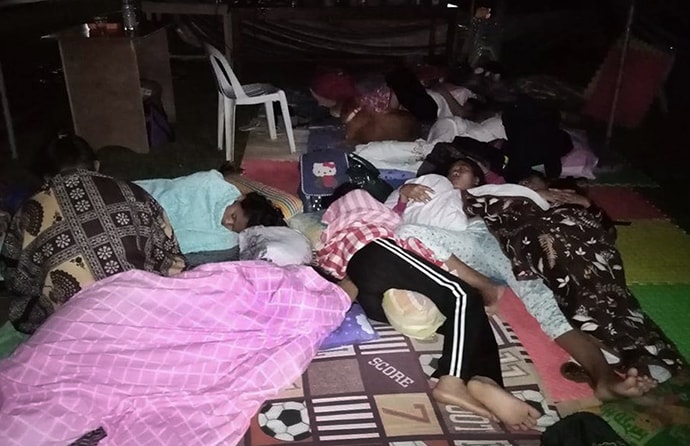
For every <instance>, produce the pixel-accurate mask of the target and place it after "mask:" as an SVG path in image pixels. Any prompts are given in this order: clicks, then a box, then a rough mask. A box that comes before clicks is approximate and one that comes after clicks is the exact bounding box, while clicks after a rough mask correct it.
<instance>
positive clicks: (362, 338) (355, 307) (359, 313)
mask: <svg viewBox="0 0 690 446" xmlns="http://www.w3.org/2000/svg"><path fill="white" fill-rule="evenodd" d="M379 337H380V336H379V334H378V333H377V332H376V331H375V330H374V328H373V327H372V326H371V323H370V322H369V319H367V316H366V315H365V314H364V310H362V307H361V306H360V305H359V304H356V303H355V304H352V306H351V307H350V309H349V310H347V313H345V319H344V320H343V323H342V324H340V327H338V328H336V329H335V330H333V332H331V334H329V335H328V337H327V338H326V339H324V341H323V343H322V344H321V347H320V349H321V350H327V349H329V348H336V347H340V346H343V345H351V344H359V343H362V342H367V341H373V340H374V339H378V338H379Z"/></svg>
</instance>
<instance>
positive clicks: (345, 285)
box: [338, 277, 359, 302]
mask: <svg viewBox="0 0 690 446" xmlns="http://www.w3.org/2000/svg"><path fill="white" fill-rule="evenodd" d="M338 285H339V286H340V288H342V289H343V291H345V292H346V293H347V295H348V297H349V298H350V300H352V302H354V301H356V300H357V294H358V293H359V290H358V289H357V285H355V284H354V283H353V282H352V280H350V278H349V277H345V278H344V279H343V280H341V281H340V282H338Z"/></svg>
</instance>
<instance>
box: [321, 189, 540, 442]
mask: <svg viewBox="0 0 690 446" xmlns="http://www.w3.org/2000/svg"><path fill="white" fill-rule="evenodd" d="M323 221H324V222H325V223H327V225H328V226H327V227H326V229H325V230H324V232H323V234H322V236H321V241H322V246H321V247H320V249H319V250H318V251H317V254H316V255H317V259H318V263H319V265H320V266H321V268H323V269H324V270H326V271H327V272H328V273H329V274H330V275H331V276H332V277H334V278H335V279H337V280H341V281H343V285H345V287H344V288H345V289H349V291H350V292H349V293H348V294H351V295H355V294H356V296H357V301H358V302H359V304H360V305H361V306H362V308H363V309H364V311H365V313H366V314H367V317H369V318H371V319H374V320H377V321H381V322H387V318H386V315H385V313H384V311H383V308H382V300H383V295H384V293H385V292H386V291H387V290H389V289H399V290H409V291H414V292H418V293H421V294H423V295H425V296H427V297H428V298H429V299H431V300H432V301H433V302H434V304H435V305H436V306H437V307H438V309H439V310H440V312H441V313H442V314H443V315H444V316H445V317H446V321H445V323H444V324H443V325H441V326H440V327H439V329H438V332H439V333H441V334H443V335H444V343H443V352H442V354H441V358H440V359H439V364H438V368H437V370H436V372H435V373H434V376H435V377H437V378H439V381H438V384H437V385H436V387H435V388H434V390H433V393H432V395H433V397H434V399H436V400H437V401H439V402H441V403H445V404H453V405H458V406H460V407H463V408H465V409H467V410H469V411H472V412H474V413H476V414H479V415H482V416H485V417H487V418H490V419H493V420H500V421H502V422H504V423H505V424H507V425H509V426H511V427H513V428H516V429H522V430H525V429H530V428H533V427H534V426H535V423H536V420H537V418H539V416H540V414H539V412H538V411H537V410H536V409H534V408H533V407H531V406H530V405H529V404H527V403H525V402H523V401H521V400H519V399H517V398H515V397H514V396H512V395H511V394H510V393H508V392H507V391H506V390H505V389H504V388H503V386H502V383H503V378H502V374H501V366H500V362H499V357H498V346H497V344H496V339H495V338H494V335H493V331H492V329H491V325H490V324H489V320H488V318H487V315H486V313H485V312H484V302H485V299H486V296H484V297H483V296H482V295H481V294H480V292H478V290H477V289H475V288H474V287H473V286H472V285H471V284H470V282H471V281H473V280H474V279H472V278H470V280H463V279H461V278H459V277H458V276H456V275H453V274H451V273H450V272H448V271H447V270H444V269H442V268H441V264H442V262H440V261H439V260H438V259H437V258H434V256H433V255H432V254H431V253H430V250H429V249H428V248H427V247H425V246H424V245H422V244H421V243H420V242H419V241H418V240H417V239H415V238H414V237H407V238H400V237H396V236H395V234H394V228H395V226H396V225H397V224H398V223H399V222H400V217H398V216H397V215H396V214H395V213H394V212H393V211H391V210H390V209H388V208H387V207H385V206H384V205H383V204H382V203H380V202H379V201H377V200H376V199H374V198H373V197H372V196H371V195H369V193H368V192H366V191H364V190H361V189H358V190H353V191H351V192H349V193H346V194H345V195H343V196H342V197H340V198H338V199H337V200H336V201H335V202H333V203H332V204H331V205H330V206H329V207H328V210H327V211H326V212H325V214H324V215H323ZM448 266H449V268H451V269H452V268H453V266H452V265H450V264H449V265H448ZM459 275H460V277H463V276H464V275H465V274H464V272H463V271H462V270H461V271H460V272H459ZM484 279H486V278H484Z"/></svg>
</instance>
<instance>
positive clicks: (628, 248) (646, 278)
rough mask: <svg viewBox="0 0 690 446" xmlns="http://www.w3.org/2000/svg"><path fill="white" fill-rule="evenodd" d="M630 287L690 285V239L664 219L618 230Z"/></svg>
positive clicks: (638, 223) (636, 223)
mask: <svg viewBox="0 0 690 446" xmlns="http://www.w3.org/2000/svg"><path fill="white" fill-rule="evenodd" d="M617 246H618V249H619V250H620V252H621V254H622V256H623V265H624V267H625V274H626V279H627V282H628V284H634V283H636V284H653V283H690V236H688V235H687V234H686V233H685V232H683V231H682V230H681V229H680V228H678V227H677V226H675V225H674V224H673V223H671V222H668V221H665V220H638V221H635V222H633V223H632V224H631V225H630V226H619V227H618V243H617Z"/></svg>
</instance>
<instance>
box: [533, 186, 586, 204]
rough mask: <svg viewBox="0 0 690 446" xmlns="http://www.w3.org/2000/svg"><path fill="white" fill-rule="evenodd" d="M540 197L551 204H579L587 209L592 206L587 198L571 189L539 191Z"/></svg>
mask: <svg viewBox="0 0 690 446" xmlns="http://www.w3.org/2000/svg"><path fill="white" fill-rule="evenodd" d="M539 195H541V197H542V198H543V199H544V200H546V201H548V202H549V203H551V204H577V205H580V206H582V207H585V208H588V207H589V206H590V205H591V204H592V203H591V202H590V201H589V199H588V198H587V197H584V196H582V195H580V194H578V193H577V192H575V191H573V190H569V189H547V190H542V191H539Z"/></svg>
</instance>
